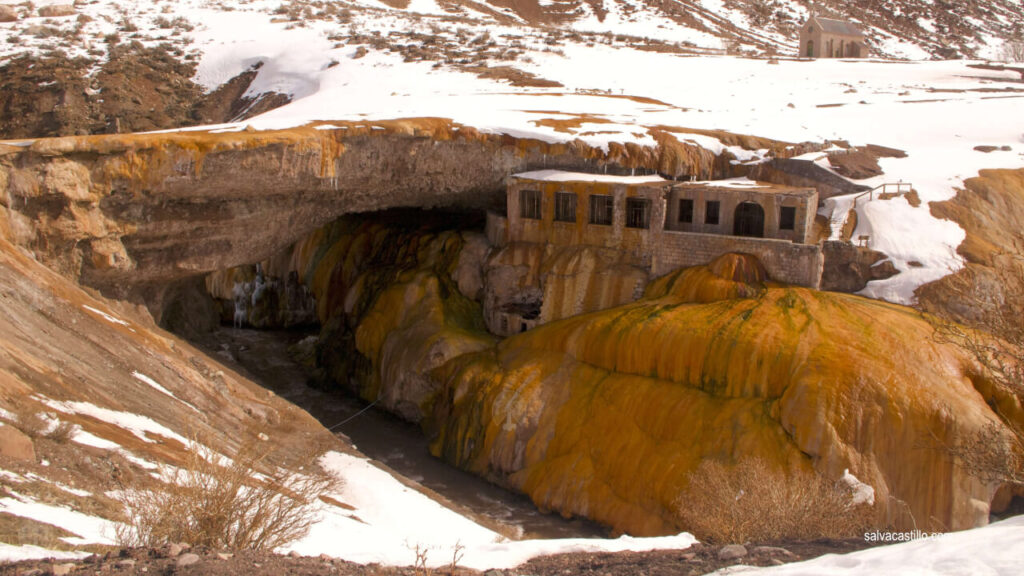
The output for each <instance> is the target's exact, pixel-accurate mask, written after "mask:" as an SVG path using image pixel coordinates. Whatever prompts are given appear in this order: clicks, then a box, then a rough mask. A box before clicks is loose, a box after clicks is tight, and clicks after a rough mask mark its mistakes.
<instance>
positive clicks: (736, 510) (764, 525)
mask: <svg viewBox="0 0 1024 576" xmlns="http://www.w3.org/2000/svg"><path fill="white" fill-rule="evenodd" d="M676 504H677V511H678V514H679V519H680V523H681V526H682V527H683V528H684V529H686V530H688V531H690V532H692V533H693V534H694V535H695V536H696V537H697V538H700V539H701V540H704V541H707V542H714V543H744V542H752V541H753V542H771V541H779V540H812V539H818V538H848V537H854V536H862V535H863V533H864V531H865V530H866V529H867V528H869V527H870V524H871V518H872V516H873V510H872V507H871V506H870V505H868V504H860V505H855V504H854V501H853V494H852V492H851V490H850V489H849V488H848V487H846V485H844V484H842V483H836V482H832V481H829V480H828V479H826V478H823V477H821V476H819V475H817V474H815V473H814V472H796V473H793V474H792V475H790V476H786V475H785V474H782V473H780V472H779V471H777V470H776V469H773V468H772V467H771V466H769V465H768V463H767V462H765V461H764V460H761V459H759V458H753V459H748V460H744V461H742V462H740V463H739V464H738V465H736V466H734V467H729V466H726V465H724V464H722V463H721V462H717V461H712V460H706V461H704V462H703V463H701V465H700V466H699V467H698V468H697V470H696V471H695V472H693V474H691V475H690V484H689V486H688V487H687V489H686V490H685V491H684V492H683V493H682V494H681V495H680V496H679V498H678V500H677V502H676Z"/></svg>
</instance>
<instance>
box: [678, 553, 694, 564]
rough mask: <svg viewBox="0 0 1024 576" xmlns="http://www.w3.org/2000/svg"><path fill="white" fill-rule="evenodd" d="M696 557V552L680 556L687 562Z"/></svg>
mask: <svg viewBox="0 0 1024 576" xmlns="http://www.w3.org/2000/svg"><path fill="white" fill-rule="evenodd" d="M696 557H697V554H696V553H695V552H687V553H686V554H683V555H682V556H680V558H682V559H683V560H685V561H686V562H689V561H690V560H693V559H694V558H696Z"/></svg>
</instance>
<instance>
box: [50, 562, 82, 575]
mask: <svg viewBox="0 0 1024 576" xmlns="http://www.w3.org/2000/svg"><path fill="white" fill-rule="evenodd" d="M75 568H78V566H75V565H74V564H57V565H56V566H54V567H53V568H51V569H50V572H53V575H54V576H66V575H67V574H71V572H73V571H74V570H75Z"/></svg>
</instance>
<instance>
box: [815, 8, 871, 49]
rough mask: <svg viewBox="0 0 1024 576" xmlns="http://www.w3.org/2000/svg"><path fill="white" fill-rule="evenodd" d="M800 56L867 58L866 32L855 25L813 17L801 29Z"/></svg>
mask: <svg viewBox="0 0 1024 576" xmlns="http://www.w3.org/2000/svg"><path fill="white" fill-rule="evenodd" d="M800 56H803V57H806V58H867V56H868V48H867V44H865V43H864V32H862V31H861V30H860V28H858V27H857V26H856V25H855V24H853V23H851V22H846V21H844V20H832V19H830V18H820V17H818V16H811V17H810V18H808V19H807V22H806V23H804V25H803V26H802V27H801V28H800Z"/></svg>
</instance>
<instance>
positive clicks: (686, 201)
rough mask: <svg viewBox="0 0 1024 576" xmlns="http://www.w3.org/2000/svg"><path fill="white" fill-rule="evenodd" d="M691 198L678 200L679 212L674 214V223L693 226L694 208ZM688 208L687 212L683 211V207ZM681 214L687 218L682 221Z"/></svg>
mask: <svg viewBox="0 0 1024 576" xmlns="http://www.w3.org/2000/svg"><path fill="white" fill-rule="evenodd" d="M695 204H696V203H695V202H694V201H693V198H680V199H679V206H678V208H679V212H678V213H677V214H676V222H679V223H680V224H693V209H694V208H695V207H696V206H695ZM684 205H686V206H689V208H688V210H683V206H684ZM683 214H687V215H688V216H689V217H688V218H687V219H685V220H684V219H683Z"/></svg>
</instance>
